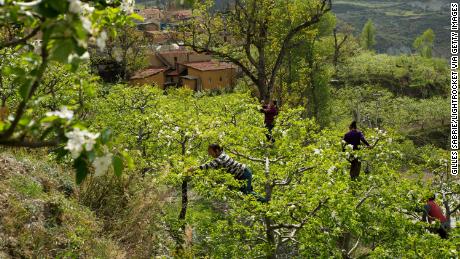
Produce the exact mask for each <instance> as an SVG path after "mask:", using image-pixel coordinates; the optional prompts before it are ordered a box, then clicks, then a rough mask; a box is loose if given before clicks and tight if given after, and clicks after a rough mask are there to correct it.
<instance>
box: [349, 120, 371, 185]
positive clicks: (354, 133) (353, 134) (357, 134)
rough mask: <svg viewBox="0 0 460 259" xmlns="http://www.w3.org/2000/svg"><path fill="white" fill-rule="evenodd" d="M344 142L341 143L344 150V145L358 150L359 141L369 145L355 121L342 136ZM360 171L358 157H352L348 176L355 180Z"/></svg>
mask: <svg viewBox="0 0 460 259" xmlns="http://www.w3.org/2000/svg"><path fill="white" fill-rule="evenodd" d="M343 140H344V141H345V143H344V144H343V145H342V151H345V145H352V146H353V150H359V146H360V145H361V142H362V143H364V144H365V145H366V146H368V147H371V146H370V145H369V143H368V142H367V141H366V139H365V138H364V134H363V133H362V132H361V131H359V130H358V128H357V126H356V121H353V122H352V123H351V124H350V131H348V133H347V134H345V136H344V137H343ZM360 171H361V162H360V161H359V159H358V158H353V160H351V167H350V177H351V179H352V180H356V178H358V177H359V173H360Z"/></svg>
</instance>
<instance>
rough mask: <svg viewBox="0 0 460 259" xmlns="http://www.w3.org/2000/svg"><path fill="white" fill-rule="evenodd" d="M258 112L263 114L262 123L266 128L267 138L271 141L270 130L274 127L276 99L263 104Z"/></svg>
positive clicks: (276, 108)
mask: <svg viewBox="0 0 460 259" xmlns="http://www.w3.org/2000/svg"><path fill="white" fill-rule="evenodd" d="M260 112H262V113H263V114H264V115H265V119H264V123H265V127H266V128H267V129H268V134H267V139H268V140H271V141H273V138H272V130H273V128H274V127H275V117H276V116H277V115H278V105H277V103H276V101H270V102H269V103H268V104H265V105H263V106H262V109H260Z"/></svg>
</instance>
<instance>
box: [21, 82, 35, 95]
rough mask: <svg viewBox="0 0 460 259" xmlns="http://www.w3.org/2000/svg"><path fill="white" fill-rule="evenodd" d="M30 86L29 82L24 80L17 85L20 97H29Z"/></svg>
mask: <svg viewBox="0 0 460 259" xmlns="http://www.w3.org/2000/svg"><path fill="white" fill-rule="evenodd" d="M31 87H32V84H31V82H29V81H26V82H23V83H22V84H21V86H20V87H19V94H20V95H21V97H22V99H27V97H29V93H30V88H31Z"/></svg>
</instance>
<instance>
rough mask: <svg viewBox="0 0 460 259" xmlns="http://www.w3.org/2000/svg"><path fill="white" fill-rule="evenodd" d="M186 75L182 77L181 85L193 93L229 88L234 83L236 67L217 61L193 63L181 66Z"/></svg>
mask: <svg viewBox="0 0 460 259" xmlns="http://www.w3.org/2000/svg"><path fill="white" fill-rule="evenodd" d="M183 65H184V66H185V67H186V68H187V75H186V76H182V77H181V79H182V84H183V85H184V86H185V87H188V88H190V89H192V90H195V91H202V90H211V89H218V88H230V87H233V85H234V83H235V80H234V79H235V76H236V67H235V66H234V65H232V64H230V63H225V62H218V61H205V62H193V63H186V64H183Z"/></svg>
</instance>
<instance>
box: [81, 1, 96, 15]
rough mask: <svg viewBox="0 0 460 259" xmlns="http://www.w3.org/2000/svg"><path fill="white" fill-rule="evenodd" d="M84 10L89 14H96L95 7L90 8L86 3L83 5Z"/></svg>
mask: <svg viewBox="0 0 460 259" xmlns="http://www.w3.org/2000/svg"><path fill="white" fill-rule="evenodd" d="M82 9H83V10H84V11H85V12H87V13H92V12H94V7H92V6H90V5H89V4H87V3H85V4H83V5H82Z"/></svg>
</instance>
